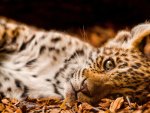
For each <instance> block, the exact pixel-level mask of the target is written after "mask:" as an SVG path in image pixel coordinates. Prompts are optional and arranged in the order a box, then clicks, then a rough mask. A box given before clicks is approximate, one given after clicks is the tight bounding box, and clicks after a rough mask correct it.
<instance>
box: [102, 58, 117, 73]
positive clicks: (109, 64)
mask: <svg viewBox="0 0 150 113" xmlns="http://www.w3.org/2000/svg"><path fill="white" fill-rule="evenodd" d="M103 67H104V69H105V70H106V71H109V70H112V69H113V68H115V62H114V60H113V59H112V58H109V59H107V60H105V61H104V65H103Z"/></svg>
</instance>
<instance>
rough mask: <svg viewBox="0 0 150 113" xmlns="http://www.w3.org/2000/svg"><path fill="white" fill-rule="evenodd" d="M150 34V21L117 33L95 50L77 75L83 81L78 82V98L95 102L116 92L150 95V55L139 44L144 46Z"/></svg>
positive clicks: (137, 95)
mask: <svg viewBox="0 0 150 113" xmlns="http://www.w3.org/2000/svg"><path fill="white" fill-rule="evenodd" d="M149 34H150V24H142V25H139V26H136V27H135V28H133V29H132V31H131V32H126V31H122V32H120V33H118V35H117V36H116V37H115V38H114V39H113V40H111V41H110V42H108V43H107V44H106V45H105V46H104V47H102V48H99V49H98V50H97V51H94V52H92V53H91V55H89V59H88V60H87V65H86V66H85V68H82V69H81V70H80V76H82V77H79V78H78V80H77V78H76V81H82V82H80V84H78V86H80V89H78V92H76V96H77V99H79V100H80V101H86V102H91V103H93V102H96V101H98V100H99V99H101V98H104V97H107V96H113V95H117V94H119V95H122V96H129V97H130V96H131V97H134V98H140V99H141V98H142V97H139V95H140V96H143V97H144V96H147V94H149V93H150V88H149V83H150V59H149V57H148V56H146V55H145V53H144V52H143V51H142V50H141V48H140V49H139V47H141V45H142V47H143V49H144V47H145V46H146V44H148V43H147V41H146V40H148V39H149V38H150V37H147V36H148V35H149ZM143 40H144V42H143ZM143 43H144V44H145V45H143ZM81 79H82V80H81ZM78 83H79V82H78ZM75 85H76V84H75V83H72V87H73V88H74V89H73V90H76V86H75Z"/></svg>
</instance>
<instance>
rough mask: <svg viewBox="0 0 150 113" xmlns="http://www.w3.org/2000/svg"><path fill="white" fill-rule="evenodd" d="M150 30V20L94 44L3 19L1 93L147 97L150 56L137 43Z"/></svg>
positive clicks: (80, 97) (0, 21)
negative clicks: (95, 45) (101, 45)
mask: <svg viewBox="0 0 150 113" xmlns="http://www.w3.org/2000/svg"><path fill="white" fill-rule="evenodd" d="M149 34H150V24H149V23H146V24H141V25H138V26H136V27H134V28H133V29H132V30H131V32H127V31H122V32H119V33H118V35H117V36H116V37H115V38H114V39H113V40H110V41H109V42H108V43H107V44H106V45H104V46H103V47H101V48H97V49H96V48H94V47H92V46H90V45H89V44H87V43H85V42H82V41H80V40H79V39H77V38H76V37H73V36H70V35H67V34H65V33H62V32H56V31H45V30H38V29H36V28H33V27H29V26H27V25H24V24H20V23H17V22H13V21H11V20H8V19H4V18H2V19H0V94H1V96H5V97H10V98H19V99H22V98H24V97H26V96H30V97H34V98H40V97H48V96H55V97H61V98H64V97H65V98H66V100H67V102H69V103H71V102H73V101H75V100H77V99H78V100H80V101H86V102H90V103H93V102H96V101H98V100H99V99H101V98H103V97H107V96H113V97H115V96H116V95H117V94H119V95H123V96H129V97H134V98H138V99H139V98H140V99H143V97H146V96H147V95H148V94H149V93H150V88H149V83H150V59H149V57H148V56H147V55H146V54H144V52H143V51H141V48H139V47H140V46H139V45H141V43H142V41H143V40H144V39H145V37H147V36H149ZM148 39H149V37H148ZM144 44H146V43H144ZM143 47H144V46H142V48H143ZM114 95H115V96H114Z"/></svg>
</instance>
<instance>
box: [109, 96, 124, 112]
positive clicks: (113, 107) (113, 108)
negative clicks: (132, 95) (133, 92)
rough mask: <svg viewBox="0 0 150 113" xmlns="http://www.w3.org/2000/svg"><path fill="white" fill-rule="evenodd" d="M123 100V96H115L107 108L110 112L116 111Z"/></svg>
mask: <svg viewBox="0 0 150 113" xmlns="http://www.w3.org/2000/svg"><path fill="white" fill-rule="evenodd" d="M123 102H124V99H123V97H119V98H117V99H116V100H115V101H114V102H112V103H111V104H110V108H109V110H110V111H111V112H116V111H117V110H118V109H119V108H120V107H121V105H122V103H123Z"/></svg>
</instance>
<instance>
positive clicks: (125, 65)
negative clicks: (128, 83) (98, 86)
mask: <svg viewBox="0 0 150 113" xmlns="http://www.w3.org/2000/svg"><path fill="white" fill-rule="evenodd" d="M92 59H93V61H94V64H97V65H98V68H99V69H102V70H103V64H104V62H105V61H106V60H108V59H112V60H113V61H114V63H115V65H116V68H115V69H116V70H115V71H119V70H121V71H127V70H128V69H130V68H132V69H139V67H142V68H145V69H148V68H149V66H150V60H149V59H147V58H146V56H144V54H142V53H141V52H140V51H139V50H136V49H125V48H115V47H102V48H99V49H98V50H97V53H93V55H92ZM94 68H95V66H94Z"/></svg>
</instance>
